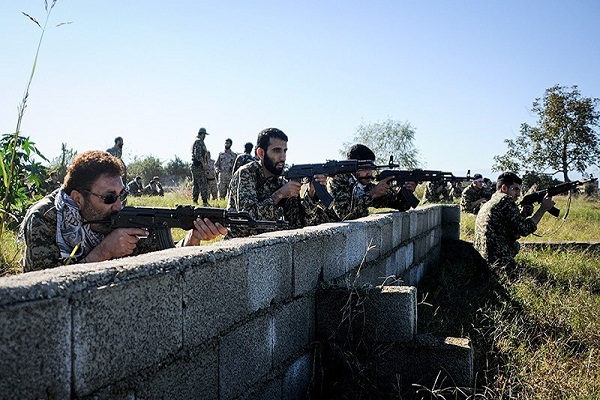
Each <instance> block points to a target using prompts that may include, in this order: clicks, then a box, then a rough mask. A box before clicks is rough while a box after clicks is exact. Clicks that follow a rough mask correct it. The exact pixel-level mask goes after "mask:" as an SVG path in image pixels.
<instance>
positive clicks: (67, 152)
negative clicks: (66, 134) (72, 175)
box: [50, 143, 77, 181]
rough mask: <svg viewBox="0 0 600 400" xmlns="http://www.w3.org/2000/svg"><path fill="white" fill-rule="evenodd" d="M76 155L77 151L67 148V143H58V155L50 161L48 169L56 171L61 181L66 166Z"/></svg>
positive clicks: (65, 173)
mask: <svg viewBox="0 0 600 400" xmlns="http://www.w3.org/2000/svg"><path fill="white" fill-rule="evenodd" d="M76 155H77V151H75V150H73V149H69V148H67V144H66V143H62V144H61V145H60V156H58V157H56V158H53V159H52V161H50V171H56V173H57V174H58V179H59V180H60V181H63V180H64V179H65V175H67V167H68V166H69V165H71V163H72V162H73V160H74V159H75V156H76Z"/></svg>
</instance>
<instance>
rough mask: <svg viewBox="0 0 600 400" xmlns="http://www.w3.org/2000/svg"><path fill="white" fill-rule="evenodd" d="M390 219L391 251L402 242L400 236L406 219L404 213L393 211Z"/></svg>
mask: <svg viewBox="0 0 600 400" xmlns="http://www.w3.org/2000/svg"><path fill="white" fill-rule="evenodd" d="M390 215H391V217H392V221H393V226H392V249H395V248H396V247H398V246H400V244H401V243H402V241H403V240H404V238H403V236H402V232H403V228H404V218H405V217H406V215H407V214H406V213H405V212H400V211H393V212H390Z"/></svg>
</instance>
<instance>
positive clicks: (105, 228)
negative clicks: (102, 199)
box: [79, 201, 112, 235]
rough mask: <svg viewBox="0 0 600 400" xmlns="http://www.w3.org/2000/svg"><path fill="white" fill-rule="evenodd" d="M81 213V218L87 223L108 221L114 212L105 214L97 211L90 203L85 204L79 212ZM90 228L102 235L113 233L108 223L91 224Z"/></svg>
mask: <svg viewBox="0 0 600 400" xmlns="http://www.w3.org/2000/svg"><path fill="white" fill-rule="evenodd" d="M79 212H80V213H81V216H82V217H83V219H84V220H86V221H98V220H108V219H110V215H111V214H112V212H110V211H109V212H107V213H104V212H102V211H99V210H97V209H96V208H94V207H93V206H92V204H91V203H90V202H88V201H86V202H85V204H84V206H83V208H82V209H81V210H79ZM90 227H91V228H92V230H93V231H94V232H96V233H101V234H103V235H108V234H109V233H110V232H111V231H112V228H111V227H110V224H108V223H106V224H90Z"/></svg>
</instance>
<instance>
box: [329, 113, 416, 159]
mask: <svg viewBox="0 0 600 400" xmlns="http://www.w3.org/2000/svg"><path fill="white" fill-rule="evenodd" d="M414 139H415V129H414V128H413V127H412V126H411V125H410V123H409V122H400V121H394V120H392V119H388V120H386V121H383V122H374V123H368V124H361V125H359V126H358V128H356V133H355V134H354V138H353V139H352V143H348V142H345V143H344V144H343V146H344V148H343V149H342V150H340V154H341V155H342V156H344V157H345V156H346V153H347V151H348V149H349V148H350V147H351V146H352V145H354V144H357V143H360V144H364V145H366V146H368V147H369V148H370V149H371V150H373V152H374V153H375V156H376V157H377V158H376V162H377V163H378V164H387V163H388V162H389V160H390V156H393V157H394V162H395V163H397V164H399V165H400V167H401V168H406V169H414V168H417V167H418V166H419V151H418V150H417V149H416V148H415V146H414V143H413V142H414Z"/></svg>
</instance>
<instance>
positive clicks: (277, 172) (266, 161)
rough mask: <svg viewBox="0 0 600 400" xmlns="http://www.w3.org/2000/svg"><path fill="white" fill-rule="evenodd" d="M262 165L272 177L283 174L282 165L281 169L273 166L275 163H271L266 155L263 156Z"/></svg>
mask: <svg viewBox="0 0 600 400" xmlns="http://www.w3.org/2000/svg"><path fill="white" fill-rule="evenodd" d="M264 165H265V168H266V169H267V171H269V172H270V173H272V174H273V175H277V176H279V175H281V174H282V173H283V165H282V166H281V167H277V166H275V163H274V162H273V160H272V159H271V158H270V157H269V156H268V155H266V154H265V158H264Z"/></svg>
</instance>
